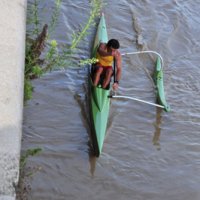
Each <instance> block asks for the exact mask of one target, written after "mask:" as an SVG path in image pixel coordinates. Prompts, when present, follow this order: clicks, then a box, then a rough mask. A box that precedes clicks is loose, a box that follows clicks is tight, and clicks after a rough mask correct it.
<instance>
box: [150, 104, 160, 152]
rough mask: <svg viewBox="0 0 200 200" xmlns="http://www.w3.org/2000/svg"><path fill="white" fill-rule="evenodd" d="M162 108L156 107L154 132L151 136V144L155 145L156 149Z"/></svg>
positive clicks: (158, 143)
mask: <svg viewBox="0 0 200 200" xmlns="http://www.w3.org/2000/svg"><path fill="white" fill-rule="evenodd" d="M161 113H162V108H156V122H155V132H154V136H153V140H152V142H153V145H155V146H156V148H157V150H160V149H161V148H160V131H161V128H160V125H161V120H162V115H161Z"/></svg>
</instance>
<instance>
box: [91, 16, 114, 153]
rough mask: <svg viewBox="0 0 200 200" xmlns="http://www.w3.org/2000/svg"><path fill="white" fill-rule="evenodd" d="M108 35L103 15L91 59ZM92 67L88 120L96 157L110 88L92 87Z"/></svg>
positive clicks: (105, 116)
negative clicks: (89, 120)
mask: <svg viewBox="0 0 200 200" xmlns="http://www.w3.org/2000/svg"><path fill="white" fill-rule="evenodd" d="M107 41H108V35H107V29H106V23H105V18H104V15H103V14H102V15H101V18H100V22H99V25H98V28H97V33H96V37H95V41H94V46H93V50H92V57H96V52H97V48H98V46H99V44H100V42H103V43H107ZM93 71H94V70H93V66H91V70H90V74H89V77H90V78H89V91H90V119H91V126H92V133H91V136H92V144H93V149H94V153H95V155H96V156H97V157H98V156H99V155H100V154H101V152H102V148H103V143H104V139H105V135H106V129H107V122H108V117H109V110H110V98H109V97H108V96H109V94H110V88H108V89H102V88H101V84H99V85H98V86H97V87H95V86H94V85H93V82H92V77H93Z"/></svg>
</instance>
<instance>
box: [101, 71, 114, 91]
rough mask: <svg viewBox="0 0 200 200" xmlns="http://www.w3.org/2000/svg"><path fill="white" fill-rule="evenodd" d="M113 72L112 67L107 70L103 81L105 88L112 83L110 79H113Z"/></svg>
mask: <svg viewBox="0 0 200 200" xmlns="http://www.w3.org/2000/svg"><path fill="white" fill-rule="evenodd" d="M112 73H113V70H112V69H107V71H106V77H105V79H104V81H103V86H102V87H103V88H106V87H107V86H108V84H109V83H110V79H111V76H112Z"/></svg>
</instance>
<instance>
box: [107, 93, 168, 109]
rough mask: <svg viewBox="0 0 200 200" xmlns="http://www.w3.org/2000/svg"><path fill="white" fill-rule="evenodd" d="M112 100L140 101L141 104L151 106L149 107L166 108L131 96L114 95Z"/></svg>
mask: <svg viewBox="0 0 200 200" xmlns="http://www.w3.org/2000/svg"><path fill="white" fill-rule="evenodd" d="M111 98H117V99H130V100H134V101H139V102H142V103H146V104H149V105H152V106H156V107H159V108H164V106H161V105H159V104H156V103H151V102H148V101H144V100H141V99H136V98H134V97H129V96H118V95H114V96H111Z"/></svg>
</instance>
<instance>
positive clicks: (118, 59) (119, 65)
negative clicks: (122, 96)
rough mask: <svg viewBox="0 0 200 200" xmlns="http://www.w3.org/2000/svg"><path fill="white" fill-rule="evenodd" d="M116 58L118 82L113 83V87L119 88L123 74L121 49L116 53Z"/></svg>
mask: <svg viewBox="0 0 200 200" xmlns="http://www.w3.org/2000/svg"><path fill="white" fill-rule="evenodd" d="M115 60H116V68H117V73H116V80H115V81H116V82H115V83H114V84H113V89H114V90H117V89H118V86H119V80H120V79H121V75H122V58H121V54H120V52H119V51H117V52H116V54H115Z"/></svg>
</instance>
